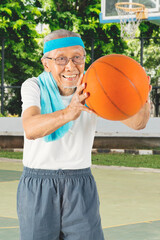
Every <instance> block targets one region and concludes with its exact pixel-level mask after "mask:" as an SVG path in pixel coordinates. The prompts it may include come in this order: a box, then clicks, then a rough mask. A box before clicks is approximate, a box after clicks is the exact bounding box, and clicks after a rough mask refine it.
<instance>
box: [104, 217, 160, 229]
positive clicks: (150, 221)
mask: <svg viewBox="0 0 160 240" xmlns="http://www.w3.org/2000/svg"><path fill="white" fill-rule="evenodd" d="M158 221H160V219H157V220H148V221H144V222H135V223H128V224H120V225H113V226H109V227H103V229H107V228H114V227H121V226H128V225H134V224H140V223H152V222H158Z"/></svg>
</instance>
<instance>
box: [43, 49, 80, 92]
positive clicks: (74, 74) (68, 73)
mask: <svg viewBox="0 0 160 240" xmlns="http://www.w3.org/2000/svg"><path fill="white" fill-rule="evenodd" d="M84 55H85V51H84V49H83V47H81V46H72V47H65V48H59V49H55V50H53V51H51V52H49V55H48V57H50V58H54V59H55V58H59V57H67V58H68V59H69V58H73V57H75V56H77V57H78V56H80V57H83V56H84ZM45 61H46V66H47V68H46V67H45V70H46V71H48V72H51V73H52V76H53V77H54V79H55V80H56V82H57V85H58V87H59V89H60V90H61V92H62V93H63V92H64V91H65V89H68V88H74V87H76V85H77V82H78V80H79V78H80V76H81V75H82V74H83V72H84V67H85V61H84V62H83V63H82V64H78V65H77V64H74V63H73V62H72V60H71V59H70V60H69V62H68V63H67V64H66V65H57V64H56V61H55V60H51V59H45ZM43 64H44V63H43Z"/></svg>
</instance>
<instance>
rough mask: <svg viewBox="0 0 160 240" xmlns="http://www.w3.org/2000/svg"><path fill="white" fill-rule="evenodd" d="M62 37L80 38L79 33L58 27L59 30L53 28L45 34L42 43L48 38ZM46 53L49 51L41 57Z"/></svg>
mask: <svg viewBox="0 0 160 240" xmlns="http://www.w3.org/2000/svg"><path fill="white" fill-rule="evenodd" d="M63 37H80V38H81V36H80V34H78V33H75V32H71V31H68V30H65V29H59V30H55V31H53V32H51V33H49V34H48V35H47V36H45V38H44V43H46V42H48V41H50V40H53V39H57V38H63ZM48 53H49V52H47V53H45V54H44V55H43V57H42V58H45V57H47V56H48Z"/></svg>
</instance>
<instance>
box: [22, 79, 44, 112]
mask: <svg viewBox="0 0 160 240" xmlns="http://www.w3.org/2000/svg"><path fill="white" fill-rule="evenodd" d="M21 100H22V113H23V112H24V111H25V110H26V109H27V108H29V107H32V106H37V107H39V108H41V105H40V88H39V85H38V80H37V78H29V79H27V80H26V81H25V82H24V83H23V84H22V87H21Z"/></svg>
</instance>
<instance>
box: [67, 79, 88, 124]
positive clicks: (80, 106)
mask: <svg viewBox="0 0 160 240" xmlns="http://www.w3.org/2000/svg"><path fill="white" fill-rule="evenodd" d="M82 78H83V75H81V77H80V79H79V81H78V83H77V89H76V91H75V93H74V95H73V98H72V100H71V102H70V104H69V106H68V107H67V110H68V112H70V114H71V118H72V120H75V119H77V118H78V117H79V116H80V114H81V112H82V111H86V112H88V113H92V111H91V110H90V109H89V108H87V107H86V106H85V99H87V98H88V97H89V93H83V90H84V89H85V88H86V84H85V83H82Z"/></svg>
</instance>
